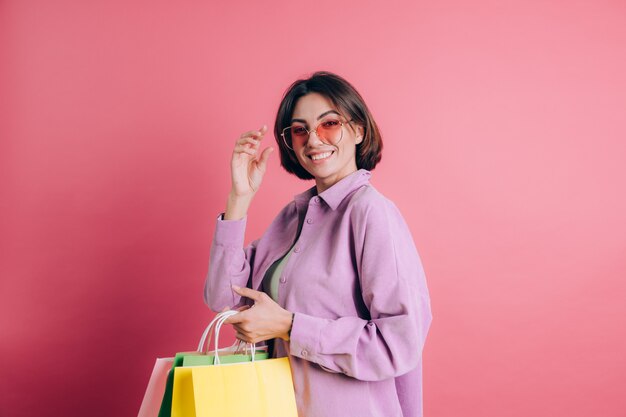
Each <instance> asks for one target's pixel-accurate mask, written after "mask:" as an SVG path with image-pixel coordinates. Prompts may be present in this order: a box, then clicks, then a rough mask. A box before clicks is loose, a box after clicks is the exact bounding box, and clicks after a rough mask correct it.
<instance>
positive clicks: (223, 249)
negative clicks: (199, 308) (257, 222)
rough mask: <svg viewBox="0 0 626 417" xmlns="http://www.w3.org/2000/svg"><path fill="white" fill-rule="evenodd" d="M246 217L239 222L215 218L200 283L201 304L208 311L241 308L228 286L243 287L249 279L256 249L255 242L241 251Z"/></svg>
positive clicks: (237, 296) (256, 242)
mask: <svg viewBox="0 0 626 417" xmlns="http://www.w3.org/2000/svg"><path fill="white" fill-rule="evenodd" d="M246 221H247V216H246V217H244V218H243V219H240V220H224V219H223V213H221V214H220V215H219V216H218V218H217V224H216V226H215V234H214V236H213V242H212V244H211V252H210V256H209V271H208V274H207V277H206V281H205V283H204V301H205V303H206V304H207V305H208V306H209V308H210V309H211V310H213V311H215V312H219V311H221V310H223V309H224V307H229V308H231V309H234V308H237V307H239V306H240V305H243V304H244V303H243V301H242V297H241V296H240V295H238V294H237V293H236V292H234V291H233V290H232V287H231V285H237V286H239V287H245V286H247V283H248V280H249V279H250V276H251V272H252V269H251V265H252V264H253V260H254V255H255V251H256V246H257V244H258V242H259V240H258V239H257V240H255V241H253V242H252V243H251V244H250V245H248V246H246V247H244V237H245V231H246Z"/></svg>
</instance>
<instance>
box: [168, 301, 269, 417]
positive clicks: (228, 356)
mask: <svg viewBox="0 0 626 417" xmlns="http://www.w3.org/2000/svg"><path fill="white" fill-rule="evenodd" d="M237 313H238V311H226V312H222V313H219V314H217V315H216V316H215V319H214V320H213V321H212V322H211V323H210V324H209V326H207V328H206V330H205V331H204V333H203V335H202V337H201V339H200V343H199V345H198V349H197V351H195V352H181V353H178V354H176V357H175V358H174V363H173V366H172V372H171V373H170V376H169V380H168V386H167V389H166V393H165V395H164V397H163V402H162V404H161V410H160V413H159V417H182V416H184V417H193V416H194V415H195V412H194V407H195V406H194V397H193V381H192V375H191V372H190V369H191V368H190V366H198V365H205V366H207V365H213V363H214V362H215V361H218V363H219V362H221V363H236V362H241V361H251V360H257V361H259V360H266V359H268V357H269V354H268V352H267V346H263V347H262V348H261V349H258V350H257V349H256V347H254V345H250V348H251V349H250V351H249V352H241V353H240V350H241V349H240V346H238V344H237V343H235V344H234V345H233V346H231V347H228V348H223V349H219V347H218V346H219V332H217V331H216V332H215V345H214V349H213V351H211V352H209V351H208V349H209V346H210V344H211V335H212V330H213V328H214V327H221V325H222V324H223V322H224V321H225V320H226V319H227V318H228V317H230V316H232V315H234V314H237ZM207 337H208V342H206V349H207V351H206V352H203V349H204V344H205V341H206V339H207ZM216 353H217V354H216ZM218 355H219V356H218Z"/></svg>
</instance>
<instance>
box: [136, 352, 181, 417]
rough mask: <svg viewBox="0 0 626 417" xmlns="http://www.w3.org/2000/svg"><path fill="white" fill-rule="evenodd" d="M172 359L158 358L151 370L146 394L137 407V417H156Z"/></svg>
mask: <svg viewBox="0 0 626 417" xmlns="http://www.w3.org/2000/svg"><path fill="white" fill-rule="evenodd" d="M173 361H174V358H158V359H157V360H156V362H155V364H154V368H153V369H152V375H150V380H149V381H148V387H147V388H146V393H145V394H144V396H143V401H142V402H141V406H140V407H139V414H137V417H157V416H158V414H159V409H160V407H161V401H162V400H163V394H164V393H165V383H166V380H167V374H168V372H169V370H170V369H171V367H172V362H173Z"/></svg>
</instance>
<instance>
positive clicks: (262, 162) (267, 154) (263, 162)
mask: <svg viewBox="0 0 626 417" xmlns="http://www.w3.org/2000/svg"><path fill="white" fill-rule="evenodd" d="M273 151H274V148H266V149H264V150H263V153H261V157H260V158H259V162H258V164H257V166H258V167H259V169H260V170H262V171H265V168H266V166H267V160H268V159H269V157H270V154H271V153H272V152H273Z"/></svg>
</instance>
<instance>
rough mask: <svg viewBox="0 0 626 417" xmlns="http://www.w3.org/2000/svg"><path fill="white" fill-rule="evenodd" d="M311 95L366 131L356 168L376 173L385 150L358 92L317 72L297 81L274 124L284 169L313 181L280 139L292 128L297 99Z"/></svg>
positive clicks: (282, 103)
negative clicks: (318, 96)
mask: <svg viewBox="0 0 626 417" xmlns="http://www.w3.org/2000/svg"><path fill="white" fill-rule="evenodd" d="M309 93H319V94H321V95H323V96H324V97H326V98H328V99H329V100H330V101H331V102H332V103H333V104H334V105H335V106H336V107H337V109H338V110H339V111H340V112H342V113H343V114H344V115H347V116H349V117H348V119H352V120H353V121H354V122H355V123H356V124H358V125H361V126H362V127H363V140H362V141H361V143H359V144H357V145H356V166H357V168H358V169H361V168H363V169H367V170H368V171H371V170H372V169H374V167H376V164H378V162H380V159H381V156H382V150H383V141H382V137H381V135H380V131H379V130H378V126H377V125H376V122H375V121H374V118H373V117H372V115H371V113H370V111H369V109H368V108H367V106H366V105H365V101H363V98H362V97H361V95H360V94H359V93H358V92H357V91H356V89H355V88H354V87H353V86H352V85H351V84H350V83H349V82H348V81H346V80H345V79H343V78H341V77H340V76H338V75H336V74H333V73H331V72H328V71H317V72H315V73H314V74H313V75H311V77H309V78H306V79H300V80H297V81H295V82H294V83H293V84H291V86H289V88H288V89H287V91H286V92H285V94H284V95H283V99H282V100H281V102H280V106H279V107H278V112H277V114H276V121H275V123H274V137H275V139H276V142H277V143H278V148H279V149H280V164H281V165H282V166H283V168H285V170H286V171H287V172H289V173H292V174H295V175H296V176H297V177H298V178H301V179H303V180H308V179H312V178H313V176H312V175H311V174H309V172H308V171H307V170H305V169H304V168H303V167H302V165H300V162H298V159H297V158H296V155H295V154H294V153H293V151H291V150H290V149H289V148H287V146H286V145H285V143H284V142H283V140H282V137H281V136H280V134H281V133H282V130H283V129H284V128H286V127H288V126H289V125H291V118H292V116H293V111H294V109H295V107H296V103H297V102H298V99H300V97H302V96H305V95H307V94H309ZM349 126H351V125H350V124H349ZM351 127H352V126H351Z"/></svg>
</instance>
